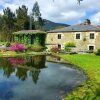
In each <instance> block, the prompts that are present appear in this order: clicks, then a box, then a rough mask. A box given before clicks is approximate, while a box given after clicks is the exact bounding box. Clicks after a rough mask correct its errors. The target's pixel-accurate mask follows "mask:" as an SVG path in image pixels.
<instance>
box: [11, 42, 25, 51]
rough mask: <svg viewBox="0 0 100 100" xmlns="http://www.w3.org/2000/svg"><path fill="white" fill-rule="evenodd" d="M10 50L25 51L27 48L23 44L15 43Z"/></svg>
mask: <svg viewBox="0 0 100 100" xmlns="http://www.w3.org/2000/svg"><path fill="white" fill-rule="evenodd" d="M10 50H11V51H16V52H23V51H24V50H25V47H24V45H22V44H18V43H15V44H13V45H11V47H10Z"/></svg>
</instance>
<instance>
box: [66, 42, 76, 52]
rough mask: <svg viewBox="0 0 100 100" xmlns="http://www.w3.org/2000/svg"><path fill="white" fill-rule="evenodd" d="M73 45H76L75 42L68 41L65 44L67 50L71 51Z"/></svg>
mask: <svg viewBox="0 0 100 100" xmlns="http://www.w3.org/2000/svg"><path fill="white" fill-rule="evenodd" d="M72 47H75V43H73V42H68V43H66V44H65V51H67V52H70V51H71V49H72Z"/></svg>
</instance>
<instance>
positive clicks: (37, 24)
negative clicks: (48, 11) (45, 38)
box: [32, 1, 44, 30]
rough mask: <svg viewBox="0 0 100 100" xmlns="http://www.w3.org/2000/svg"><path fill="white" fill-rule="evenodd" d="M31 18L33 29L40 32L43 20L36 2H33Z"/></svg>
mask: <svg viewBox="0 0 100 100" xmlns="http://www.w3.org/2000/svg"><path fill="white" fill-rule="evenodd" d="M32 16H33V19H34V24H35V29H39V30H42V27H43V24H44V22H43V19H42V17H41V13H40V8H39V5H38V2H37V1H36V2H35V4H34V6H33V9H32Z"/></svg>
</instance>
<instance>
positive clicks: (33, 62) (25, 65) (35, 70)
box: [0, 56, 46, 84]
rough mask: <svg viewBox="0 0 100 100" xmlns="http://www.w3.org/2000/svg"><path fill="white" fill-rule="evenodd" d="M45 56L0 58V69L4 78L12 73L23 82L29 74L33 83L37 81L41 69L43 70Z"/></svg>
mask: <svg viewBox="0 0 100 100" xmlns="http://www.w3.org/2000/svg"><path fill="white" fill-rule="evenodd" d="M45 60H46V57H45V56H27V57H13V58H0V69H2V70H3V73H4V75H5V76H6V77H8V78H9V77H10V76H11V74H12V73H13V72H14V73H15V75H16V77H18V78H19V79H20V80H22V81H24V80H26V79H27V77H28V74H31V76H32V80H33V82H34V83H35V84H36V83H37V81H38V77H39V74H40V72H41V68H45Z"/></svg>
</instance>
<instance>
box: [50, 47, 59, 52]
mask: <svg viewBox="0 0 100 100" xmlns="http://www.w3.org/2000/svg"><path fill="white" fill-rule="evenodd" d="M50 51H51V52H54V53H57V52H59V51H60V49H59V48H57V47H52V48H51V49H50Z"/></svg>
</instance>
